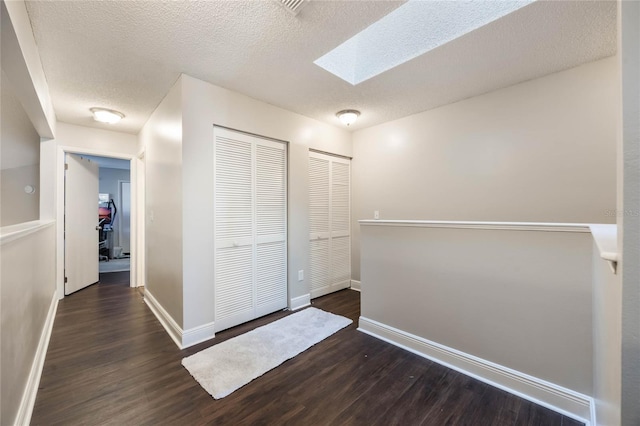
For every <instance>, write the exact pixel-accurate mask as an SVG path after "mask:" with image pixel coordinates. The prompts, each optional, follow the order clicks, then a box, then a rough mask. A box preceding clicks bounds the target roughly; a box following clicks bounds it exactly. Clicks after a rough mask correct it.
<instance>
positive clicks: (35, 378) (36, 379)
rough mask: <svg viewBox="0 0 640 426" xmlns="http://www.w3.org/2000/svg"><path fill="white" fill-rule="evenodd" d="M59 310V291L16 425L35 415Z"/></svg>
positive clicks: (41, 334)
mask: <svg viewBox="0 0 640 426" xmlns="http://www.w3.org/2000/svg"><path fill="white" fill-rule="evenodd" d="M57 310H58V294H57V291H56V292H54V293H53V296H52V299H51V304H50V305H49V311H48V312H47V317H46V319H45V321H44V327H42V332H41V333H40V340H39V341H38V348H37V349H36V354H35V356H34V358H33V363H32V364H31V370H30V371H29V377H28V379H27V385H26V386H25V388H24V392H23V393H22V400H21V401H20V407H19V408H18V413H17V415H16V420H15V423H14V425H16V426H22V425H28V424H29V423H31V415H32V414H33V406H34V405H35V403H36V396H37V394H38V386H40V378H41V377H42V369H43V367H44V360H45V358H46V356H47V348H48V347H49V340H50V339H51V331H52V330H53V322H54V320H55V318H56V311H57Z"/></svg>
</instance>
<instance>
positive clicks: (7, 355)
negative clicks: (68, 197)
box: [0, 226, 56, 425]
mask: <svg viewBox="0 0 640 426" xmlns="http://www.w3.org/2000/svg"><path fill="white" fill-rule="evenodd" d="M5 229H6V228H5ZM1 250H2V254H1V256H0V262H1V265H0V271H1V272H0V283H1V284H0V312H1V317H2V318H1V322H0V328H1V330H2V333H0V335H1V345H0V348H1V356H0V365H1V368H0V375H1V376H2V381H1V382H2V389H1V393H0V395H2V398H1V400H2V402H1V404H0V405H1V407H0V413H1V414H0V424H2V425H9V424H13V419H14V418H15V416H16V415H17V414H18V408H19V406H20V403H21V399H22V396H23V391H24V390H25V387H26V385H27V382H28V378H29V374H30V371H31V369H32V363H33V361H34V358H35V356H36V349H37V348H38V344H39V342H40V339H41V333H42V330H43V327H44V324H45V321H46V320H47V312H49V308H50V306H51V304H52V300H53V298H54V296H55V290H56V287H55V227H54V226H47V227H45V228H43V229H41V230H39V231H37V232H35V233H32V234H29V235H26V236H25V237H23V238H20V239H17V240H14V241H9V242H7V243H4V241H3V242H2V246H1ZM45 349H46V348H45Z"/></svg>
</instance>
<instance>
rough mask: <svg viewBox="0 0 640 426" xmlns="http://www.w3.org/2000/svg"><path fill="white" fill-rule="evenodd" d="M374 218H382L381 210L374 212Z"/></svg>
mask: <svg viewBox="0 0 640 426" xmlns="http://www.w3.org/2000/svg"><path fill="white" fill-rule="evenodd" d="M373 218H374V219H380V212H379V211H378V210H376V211H374V212H373Z"/></svg>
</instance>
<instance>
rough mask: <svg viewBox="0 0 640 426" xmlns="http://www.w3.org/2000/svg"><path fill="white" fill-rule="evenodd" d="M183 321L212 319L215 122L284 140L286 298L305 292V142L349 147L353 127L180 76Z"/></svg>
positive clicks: (347, 150) (338, 149)
mask: <svg viewBox="0 0 640 426" xmlns="http://www.w3.org/2000/svg"><path fill="white" fill-rule="evenodd" d="M181 81H182V90H183V93H182V97H183V108H184V109H183V123H182V125H183V127H182V130H183V149H182V161H183V163H182V164H183V174H182V179H183V180H182V194H183V204H182V215H183V219H184V220H183V223H182V226H183V244H184V252H183V256H184V257H183V258H184V276H183V281H184V326H185V328H191V327H196V326H199V325H202V324H207V323H210V322H212V321H213V319H214V291H213V278H214V271H213V222H212V220H211V215H212V212H213V211H214V205H213V200H214V188H213V167H212V164H213V125H220V126H225V127H229V128H232V129H237V130H242V131H245V132H250V133H254V134H257V135H262V136H267V137H270V138H274V139H279V140H283V141H287V142H288V148H289V149H288V155H289V158H288V161H289V188H288V196H289V206H288V218H289V224H288V225H289V227H288V238H289V245H288V253H289V254H288V265H289V266H288V267H289V270H288V274H289V298H293V297H298V296H302V295H305V294H308V293H309V284H308V282H307V281H306V280H305V281H303V282H298V280H297V276H298V272H297V271H298V270H301V269H302V270H305V272H306V273H305V277H308V276H309V271H308V269H309V267H308V258H309V229H308V197H309V195H308V177H307V173H308V150H309V148H315V149H319V150H323V151H327V152H332V153H336V154H341V155H347V156H350V155H351V137H350V134H349V133H348V132H347V131H345V130H343V129H339V128H337V127H333V126H329V125H327V124H324V123H321V122H318V121H316V120H313V119H310V118H307V117H304V116H302V115H299V114H295V113H292V112H289V111H286V110H283V109H281V108H277V107H274V106H271V105H268V104H266V103H264V102H260V101H257V100H255V99H251V98H249V97H247V96H244V95H241V94H238V93H235V92H232V91H229V90H226V89H223V88H221V87H217V86H214V85H211V84H208V83H205V82H203V81H200V80H197V79H195V78H192V77H189V76H186V75H183V76H182V80H181Z"/></svg>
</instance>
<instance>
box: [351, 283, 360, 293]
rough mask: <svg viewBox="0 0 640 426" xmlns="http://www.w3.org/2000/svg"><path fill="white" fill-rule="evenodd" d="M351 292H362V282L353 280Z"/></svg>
mask: <svg viewBox="0 0 640 426" xmlns="http://www.w3.org/2000/svg"><path fill="white" fill-rule="evenodd" d="M351 290H355V291H362V284H361V283H360V281H357V280H351Z"/></svg>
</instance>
